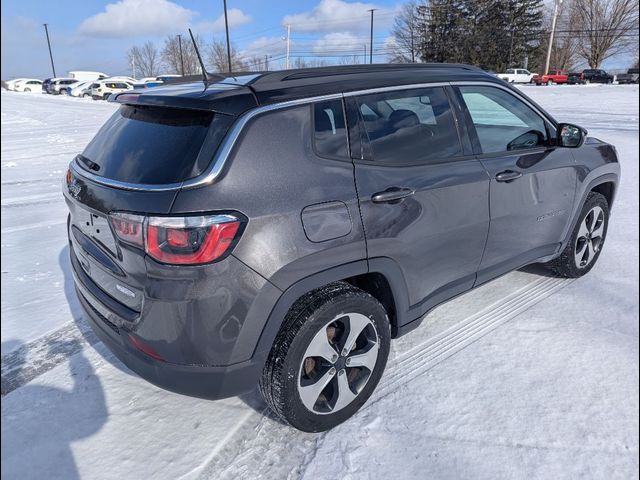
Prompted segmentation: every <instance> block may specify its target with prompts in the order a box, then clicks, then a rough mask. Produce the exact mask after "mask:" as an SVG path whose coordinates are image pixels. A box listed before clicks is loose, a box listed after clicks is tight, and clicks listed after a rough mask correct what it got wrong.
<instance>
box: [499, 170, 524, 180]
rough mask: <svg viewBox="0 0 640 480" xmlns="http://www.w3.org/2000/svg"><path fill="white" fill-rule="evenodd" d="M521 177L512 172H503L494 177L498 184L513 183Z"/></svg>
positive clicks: (519, 174)
mask: <svg viewBox="0 0 640 480" xmlns="http://www.w3.org/2000/svg"><path fill="white" fill-rule="evenodd" d="M521 176H522V173H520V172H514V171H513V170H505V171H504V172H500V173H498V174H497V175H496V181H498V182H513V181H514V180H517V179H518V178H520V177H521Z"/></svg>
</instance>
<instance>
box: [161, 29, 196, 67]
mask: <svg viewBox="0 0 640 480" xmlns="http://www.w3.org/2000/svg"><path fill="white" fill-rule="evenodd" d="M195 38H196V42H197V43H198V46H200V45H202V43H203V42H202V40H201V38H200V37H199V36H198V35H196V36H195ZM181 43H182V52H180V44H181ZM161 57H162V63H163V64H164V67H165V68H166V69H167V70H168V71H169V72H170V73H178V74H182V65H183V64H184V74H185V75H194V74H198V73H200V63H199V62H198V56H197V55H196V50H195V48H193V43H191V39H190V38H189V37H186V38H184V37H183V38H182V41H180V40H179V39H178V36H177V35H175V36H170V37H167V38H166V39H165V40H164V46H163V47H162V52H161Z"/></svg>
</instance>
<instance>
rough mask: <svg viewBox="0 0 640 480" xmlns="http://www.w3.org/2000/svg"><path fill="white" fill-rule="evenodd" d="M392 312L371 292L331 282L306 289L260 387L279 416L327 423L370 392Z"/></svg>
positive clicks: (306, 424) (309, 424) (306, 423)
mask: <svg viewBox="0 0 640 480" xmlns="http://www.w3.org/2000/svg"><path fill="white" fill-rule="evenodd" d="M390 338H391V334H390V326H389V319H388V317H387V313H386V311H385V309H384V307H383V306H382V305H381V304H380V302H378V301H377V300H376V299H375V298H374V297H372V296H371V295H369V294H368V293H366V292H364V291H362V290H360V289H358V288H355V287H353V286H352V285H350V284H348V283H345V282H336V283H333V284H330V285H327V286H325V287H323V288H320V289H318V290H315V291H313V292H310V293H308V294H306V295H304V296H303V297H302V298H301V299H300V300H298V301H297V302H296V304H295V305H294V306H293V307H292V308H291V310H290V311H289V313H288V314H287V317H286V318H285V320H284V322H283V325H282V328H281V330H280V333H279V334H278V336H277V337H276V340H275V342H274V344H273V347H272V349H271V352H270V354H269V357H268V359H267V362H266V364H265V367H264V370H263V373H262V378H261V380H260V391H261V392H262V396H263V397H264V399H265V401H266V402H267V404H268V405H269V407H270V408H271V410H273V411H274V412H275V413H276V414H277V415H278V416H279V417H280V418H281V419H282V420H284V421H285V422H287V423H288V424H290V425H291V426H293V427H295V428H297V429H299V430H302V431H305V432H321V431H325V430H329V429H330V428H333V427H335V426H336V425H338V424H340V423H342V422H344V421H345V420H347V419H348V418H349V417H351V416H352V415H353V414H354V413H356V411H357V410H358V409H359V408H360V407H362V405H363V404H364V403H365V402H366V401H367V399H368V398H369V397H370V396H371V394H372V393H373V391H374V389H375V388H376V385H377V384H378V381H379V380H380V377H381V376H382V372H383V371H384V368H385V366H386V363H387V357H388V356H389V346H390Z"/></svg>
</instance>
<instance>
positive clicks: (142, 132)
mask: <svg viewBox="0 0 640 480" xmlns="http://www.w3.org/2000/svg"><path fill="white" fill-rule="evenodd" d="M110 101H112V102H119V103H120V107H119V109H118V110H117V111H116V112H115V113H114V114H113V116H112V117H111V118H110V119H109V120H108V121H107V123H106V124H105V125H104V126H103V127H102V128H101V130H100V131H99V132H98V133H97V135H96V136H95V138H94V139H93V140H91V142H90V143H89V144H88V146H87V147H86V148H85V150H84V151H83V152H82V154H81V155H78V156H76V157H75V159H74V160H73V161H72V162H71V164H70V166H69V170H68V172H67V175H66V184H65V188H64V189H63V191H64V196H65V199H66V203H67V205H68V208H69V212H70V215H69V217H68V226H67V228H68V235H69V241H70V249H69V251H70V257H71V264H72V270H73V278H74V282H75V286H76V289H77V292H78V298H79V300H80V304H81V305H82V308H83V310H84V314H83V317H84V318H86V319H87V321H89V322H90V323H91V325H92V327H93V329H94V330H95V332H96V334H97V335H98V337H99V338H100V339H102V341H103V342H104V343H105V344H106V345H107V346H108V347H109V348H110V349H111V350H112V351H113V352H114V354H115V355H116V356H117V357H118V358H119V359H120V360H121V361H122V362H124V363H125V364H126V365H127V366H128V367H129V368H130V369H131V370H133V371H135V372H137V373H138V374H139V375H140V376H142V377H143V378H146V379H148V380H149V381H151V382H153V383H155V384H156V385H159V386H161V387H164V388H167V389H169V390H173V391H176V392H181V393H185V394H188V395H194V396H199V397H204V398H212V399H215V398H223V397H228V396H232V395H238V394H240V393H243V392H246V391H250V390H252V389H254V388H255V386H256V384H259V385H260V390H261V392H262V395H263V396H264V398H265V401H266V402H267V404H268V405H269V406H270V407H271V409H272V410H273V411H274V412H275V413H276V414H277V415H278V416H279V417H280V418H282V419H283V420H284V421H285V422H288V423H289V424H291V425H293V426H294V427H296V428H298V429H300V430H304V431H312V432H317V431H322V430H327V429H329V428H331V427H333V426H335V425H337V424H339V423H341V422H343V421H345V420H347V419H348V418H349V417H350V416H352V415H353V414H354V413H355V412H356V411H357V410H358V409H359V408H360V407H361V406H362V405H363V404H364V403H365V402H366V400H367V399H368V398H369V396H370V395H371V394H372V392H373V391H374V389H375V387H376V385H377V384H378V381H379V380H380V378H381V376H382V374H383V370H384V368H385V365H386V362H387V357H388V354H389V348H390V341H391V338H396V337H399V336H401V335H404V334H406V333H408V332H409V331H411V330H413V329H414V328H416V327H417V326H418V325H419V324H420V322H421V321H422V319H423V317H424V316H425V314H426V313H427V312H429V311H430V310H432V309H433V308H434V307H435V306H436V305H438V304H440V303H442V302H444V301H446V300H448V299H451V298H453V297H456V296H458V295H460V294H462V293H464V292H466V291H468V290H470V289H472V288H474V287H476V286H478V285H482V284H484V283H486V282H488V281H490V280H492V279H494V278H497V277H499V276H501V275H503V274H505V273H507V272H509V271H511V270H513V269H516V268H520V267H522V266H524V265H527V264H530V263H543V264H545V265H546V266H547V267H548V268H550V269H551V270H552V271H553V272H555V273H556V274H557V275H562V276H566V277H580V276H582V275H584V274H586V273H587V272H589V270H591V268H592V267H593V266H594V264H595V263H596V262H597V260H598V257H599V255H600V253H601V251H602V248H603V245H604V242H605V239H606V235H607V229H608V226H609V213H610V209H611V208H612V205H613V200H614V197H615V193H616V191H617V185H618V178H619V175H620V167H619V164H618V157H617V152H616V149H615V148H614V147H613V146H612V145H609V144H607V143H605V142H603V141H601V140H598V139H596V138H587V135H586V131H585V130H584V129H582V128H580V127H578V126H576V125H571V124H568V123H558V122H557V121H556V120H554V118H553V117H552V116H551V115H549V113H547V112H546V111H545V110H544V109H542V108H541V107H540V106H539V105H537V104H536V103H535V102H534V101H532V100H531V99H529V98H528V97H527V96H526V95H524V94H523V93H522V92H521V91H519V90H518V89H516V88H514V87H512V86H511V85H509V84H507V83H505V82H503V81H502V80H500V79H499V78H496V77H493V76H491V75H488V74H486V73H484V72H482V71H481V70H479V69H476V68H474V67H467V66H460V65H446V64H443V65H426V64H425V65H415V64H412V65H360V66H342V67H325V68H317V69H299V70H285V71H275V72H264V73H261V74H256V75H251V76H246V77H242V76H238V77H235V78H228V79H223V80H221V81H220V83H209V84H204V85H203V83H202V82H197V83H190V84H181V85H179V86H166V87H164V88H162V89H161V90H153V89H150V90H147V91H145V92H143V93H140V92H137V91H128V92H126V93H123V94H115V93H114V94H113V95H112V97H111V98H110ZM470 368H471V367H470Z"/></svg>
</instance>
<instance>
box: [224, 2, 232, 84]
mask: <svg viewBox="0 0 640 480" xmlns="http://www.w3.org/2000/svg"><path fill="white" fill-rule="evenodd" d="M223 2H224V29H225V30H226V32H227V60H228V62H229V73H231V44H230V43H229V20H228V18H227V0H223Z"/></svg>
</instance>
